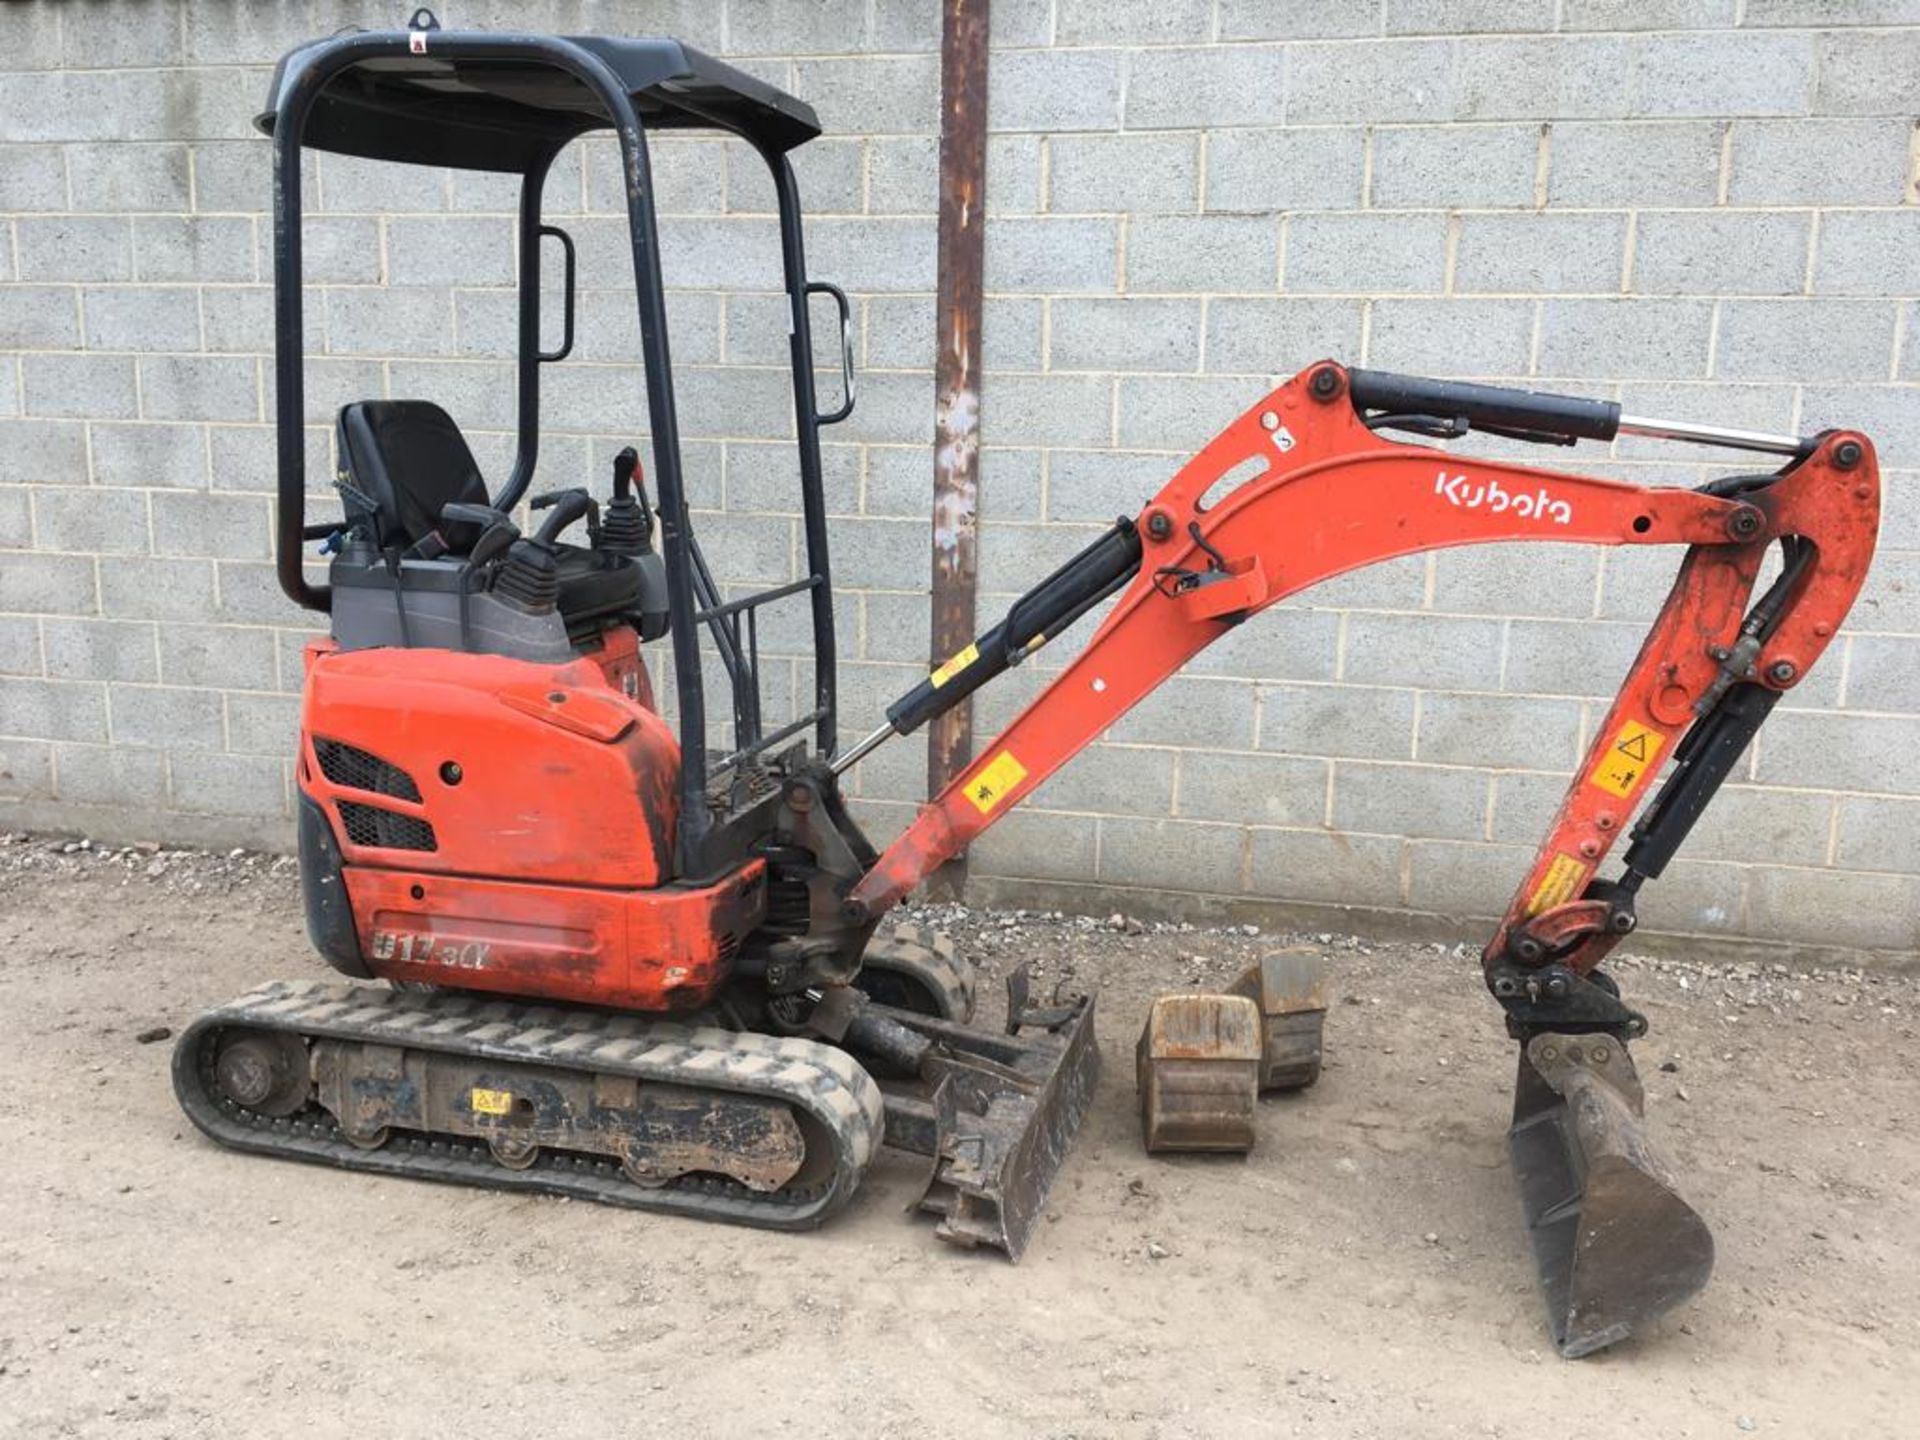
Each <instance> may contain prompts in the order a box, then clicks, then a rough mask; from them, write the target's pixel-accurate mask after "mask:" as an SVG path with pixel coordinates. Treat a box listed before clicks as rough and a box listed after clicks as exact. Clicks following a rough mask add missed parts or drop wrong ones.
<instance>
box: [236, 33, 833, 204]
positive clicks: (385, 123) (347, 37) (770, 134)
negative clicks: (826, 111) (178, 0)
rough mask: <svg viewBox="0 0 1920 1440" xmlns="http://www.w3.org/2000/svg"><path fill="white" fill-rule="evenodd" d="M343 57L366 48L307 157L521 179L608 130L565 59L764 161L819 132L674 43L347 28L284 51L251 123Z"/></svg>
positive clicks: (786, 106) (262, 122) (760, 86)
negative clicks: (315, 152) (321, 154)
mask: <svg viewBox="0 0 1920 1440" xmlns="http://www.w3.org/2000/svg"><path fill="white" fill-rule="evenodd" d="M410 47H411V48H410ZM555 47H558V49H556V48H555ZM343 49H346V50H354V51H364V52H366V53H365V54H364V56H363V57H362V58H358V59H353V60H351V61H349V62H348V63H347V64H346V65H345V68H343V69H341V70H339V71H338V72H337V73H336V74H335V75H334V76H333V78H332V79H330V80H328V81H327V82H326V86H325V88H324V89H323V90H322V91H321V92H320V93H319V95H318V96H317V97H316V98H315V100H314V103H313V109H312V111H311V113H310V115H309V116H308V119H307V123H306V126H305V128H304V130H303V133H302V135H301V137H300V143H301V144H303V145H306V146H310V147H312V148H314V149H319V150H333V151H338V152H340V153H343V154H347V155H360V156H364V157H366V158H368V159H373V160H398V161H404V162H408V163H412V164H417V165H447V166H452V167H454V168H456V169H464V170H502V171H524V170H526V169H527V168H529V166H530V165H533V164H536V163H540V162H541V161H543V160H544V159H546V158H547V157H549V156H550V155H551V154H552V153H553V152H554V151H556V150H558V149H559V148H560V147H561V146H563V145H565V144H566V143H567V142H568V141H569V140H571V139H573V138H574V137H575V136H577V135H580V134H583V133H585V132H586V131H589V130H597V129H605V128H608V127H609V126H611V125H612V124H613V119H612V117H611V116H610V115H608V113H607V111H606V108H605V106H604V105H603V104H602V103H601V101H600V98H599V96H598V95H596V94H595V93H594V91H593V89H592V88H591V87H590V86H589V85H587V84H586V83H585V82H584V81H582V80H581V79H580V78H578V76H576V75H575V74H572V73H570V72H569V71H568V70H567V69H566V68H564V67H563V66H562V65H561V64H560V63H558V61H557V57H558V56H560V55H566V54H569V52H571V54H572V56H573V57H574V58H578V59H586V60H588V61H589V62H598V63H599V64H601V65H604V66H605V67H606V68H607V69H608V70H609V71H611V72H612V74H613V76H614V77H615V79H616V80H617V81H618V83H619V84H620V85H621V86H622V87H623V88H624V89H625V90H626V92H627V94H628V95H629V96H630V97H631V99H632V102H633V106H634V109H635V110H636V111H638V112H639V115H640V118H641V122H642V124H644V125H646V126H648V127H664V128H674V129H690V128H698V129H720V130H730V131H733V132H734V133H736V134H739V135H741V136H743V137H744V138H746V139H747V140H749V141H751V142H753V143H754V144H755V145H757V146H760V147H761V148H763V149H765V150H767V151H769V152H772V153H780V152H783V151H787V150H791V149H793V148H794V147H795V146H797V145H801V144H804V143H805V142H806V141H808V140H811V139H813V138H814V136H816V135H818V134H819V133H820V122H819V120H818V118H817V117H816V116H815V115H814V113H813V107H812V106H810V105H808V104H807V103H806V102H805V101H803V100H796V99H795V98H794V97H793V96H791V95H788V94H785V93H784V92H782V91H780V90H776V89H775V88H774V87H773V86H771V85H768V84H766V83H765V82H763V81H760V80H756V79H754V78H753V76H751V75H748V74H746V73H744V72H743V71H740V70H736V69H734V68H733V67H732V66H731V65H727V64H723V63H722V62H721V61H718V60H715V59H714V58H713V57H712V56H710V55H704V54H702V53H701V52H700V51H698V50H695V49H692V48H691V47H689V46H686V45H682V44H681V43H680V42H679V41H677V40H665V39H657V40H623V39H617V38H615V37H612V36H606V35H574V36H565V37H560V36H553V37H548V36H531V35H521V36H516V35H509V34H503V33H498V32H474V33H468V34H462V33H458V32H449V31H440V30H434V31H427V32H424V33H422V32H408V31H396V32H390V33H385V34H374V33H366V32H353V33H347V34H343V35H336V36H334V37H332V38H330V39H326V40H315V41H313V42H311V43H309V44H306V45H302V46H300V47H299V48H298V49H295V50H291V51H289V52H288V53H287V54H286V55H284V56H282V57H281V59H280V63H279V64H278V65H277V66H275V67H274V72H273V81H272V84H271V85H270V87H269V90H268V96H267V100H268V108H267V109H266V111H265V112H263V113H262V114H261V115H260V116H259V117H258V118H257V119H256V120H255V122H254V123H255V124H256V125H257V126H258V127H259V128H260V129H261V130H262V131H264V132H265V133H267V134H269V135H271V134H272V133H273V127H274V119H275V115H276V113H277V112H278V111H279V109H280V108H281V105H282V102H283V101H284V100H285V99H286V98H287V96H288V93H289V92H290V91H291V90H292V88H293V87H294V86H295V85H297V84H298V83H299V82H300V80H301V78H302V77H303V76H304V75H306V74H307V73H308V72H309V71H310V70H311V69H312V68H313V67H314V66H315V65H317V64H320V63H322V62H323V61H325V60H327V59H330V58H333V57H334V56H335V55H336V52H338V51H340V50H343ZM476 52H478V53H476Z"/></svg>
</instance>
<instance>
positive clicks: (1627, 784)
mask: <svg viewBox="0 0 1920 1440" xmlns="http://www.w3.org/2000/svg"><path fill="white" fill-rule="evenodd" d="M1666 743H1667V737H1666V736H1664V735H1662V734H1661V733H1660V732H1659V731H1658V730H1655V729H1653V728H1652V727H1651V726H1648V725H1644V724H1642V723H1641V722H1640V721H1638V720H1629V721H1627V723H1626V724H1624V725H1622V726H1621V727H1620V733H1619V734H1618V735H1615V736H1614V737H1613V743H1612V744H1611V745H1609V746H1608V747H1607V753H1606V754H1605V755H1603V756H1601V757H1600V763H1599V764H1598V765H1596V766H1594V767H1593V773H1592V774H1591V775H1589V776H1587V779H1588V781H1590V782H1591V783H1592V784H1595V785H1598V786H1599V787H1600V788H1601V789H1602V790H1605V791H1606V792H1607V793H1608V794H1609V795H1618V796H1620V797H1621V798H1623V799H1624V798H1625V797H1626V796H1628V795H1631V794H1632V793H1633V792H1634V790H1635V789H1636V788H1637V787H1638V786H1639V784H1640V782H1641V781H1642V780H1644V779H1646V778H1647V776H1649V775H1651V774H1652V773H1653V771H1654V769H1655V765H1654V762H1655V760H1657V759H1658V758H1659V755H1660V747H1661V746H1662V745H1664V744H1666Z"/></svg>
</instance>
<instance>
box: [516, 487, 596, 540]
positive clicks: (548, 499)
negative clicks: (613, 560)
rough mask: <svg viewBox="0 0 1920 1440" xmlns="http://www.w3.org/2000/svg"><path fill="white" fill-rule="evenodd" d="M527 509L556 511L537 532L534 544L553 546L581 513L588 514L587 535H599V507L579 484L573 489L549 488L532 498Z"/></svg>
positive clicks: (594, 536)
mask: <svg viewBox="0 0 1920 1440" xmlns="http://www.w3.org/2000/svg"><path fill="white" fill-rule="evenodd" d="M527 508H528V509H530V510H552V511H553V513H552V514H551V515H549V516H548V517H547V518H546V520H545V521H544V522H542V524H541V526H540V528H539V529H538V530H537V531H535V532H534V536H533V539H534V543H535V544H538V545H546V546H551V545H552V544H553V543H554V541H556V540H558V539H559V538H560V532H561V531H563V530H565V529H566V528H567V527H568V526H569V525H571V524H573V522H574V521H576V520H578V519H579V518H580V517H581V516H582V515H584V516H586V517H587V534H588V536H589V537H590V538H592V539H594V540H598V539H599V538H600V507H599V505H597V504H596V503H595V502H594V499H593V497H592V496H591V495H589V494H587V492H586V491H585V490H583V489H581V488H579V487H578V486H575V487H574V488H573V489H571V490H550V491H548V492H547V493H546V494H545V495H541V496H538V497H537V498H535V499H534V500H533V501H531V502H530V503H529V504H528V506H527Z"/></svg>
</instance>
